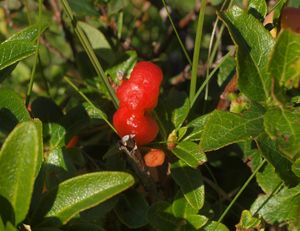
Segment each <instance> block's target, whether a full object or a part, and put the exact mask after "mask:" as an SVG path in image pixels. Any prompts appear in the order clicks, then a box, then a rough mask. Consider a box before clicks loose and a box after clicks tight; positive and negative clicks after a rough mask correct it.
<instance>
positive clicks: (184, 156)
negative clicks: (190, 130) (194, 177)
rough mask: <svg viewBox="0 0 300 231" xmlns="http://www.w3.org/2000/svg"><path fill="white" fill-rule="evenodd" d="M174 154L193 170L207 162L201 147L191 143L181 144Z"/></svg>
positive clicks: (184, 142)
mask: <svg viewBox="0 0 300 231" xmlns="http://www.w3.org/2000/svg"><path fill="white" fill-rule="evenodd" d="M172 152H173V153H174V155H176V156H177V157H178V158H179V159H181V160H182V161H184V162H185V163H186V164H187V165H189V166H191V167H193V168H197V167H198V166H199V165H201V164H203V163H204V162H206V160H207V159H206V156H205V153H204V152H203V151H202V150H201V148H200V147H199V145H197V144H195V143H193V142H190V141H183V142H180V143H179V144H177V145H176V148H175V149H173V150H172Z"/></svg>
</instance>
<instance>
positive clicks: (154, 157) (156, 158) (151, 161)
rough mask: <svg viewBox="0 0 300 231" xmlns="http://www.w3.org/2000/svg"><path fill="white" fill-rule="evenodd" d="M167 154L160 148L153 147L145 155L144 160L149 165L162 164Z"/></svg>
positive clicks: (156, 165)
mask: <svg viewBox="0 0 300 231" xmlns="http://www.w3.org/2000/svg"><path fill="white" fill-rule="evenodd" d="M165 157H166V154H165V153H164V152H163V151H162V150H160V149H151V150H150V151H149V152H148V153H147V154H146V155H145V156H144V161H145V165H146V166H147V167H158V166H161V165H162V164H163V163H164V161H165Z"/></svg>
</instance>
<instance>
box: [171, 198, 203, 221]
mask: <svg viewBox="0 0 300 231" xmlns="http://www.w3.org/2000/svg"><path fill="white" fill-rule="evenodd" d="M172 213H173V214H174V216H175V217H179V218H186V217H187V216H188V215H195V214H197V213H198V209H195V208H193V207H192V206H191V205H190V204H189V203H188V202H187V200H186V199H185V197H184V196H183V195H182V193H177V195H176V198H175V199H174V201H173V203H172Z"/></svg>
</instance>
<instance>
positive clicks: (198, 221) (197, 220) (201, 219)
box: [184, 214, 208, 230]
mask: <svg viewBox="0 0 300 231" xmlns="http://www.w3.org/2000/svg"><path fill="white" fill-rule="evenodd" d="M185 220H186V222H187V223H188V224H190V225H191V226H193V228H194V229H195V230H199V229H200V228H202V227H203V226H204V225H206V223H207V222H208V218H207V217H205V216H203V215H198V214H189V215H187V217H186V218H185ZM184 230H191V229H189V226H187V227H186V229H184Z"/></svg>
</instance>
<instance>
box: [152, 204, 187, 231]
mask: <svg viewBox="0 0 300 231" xmlns="http://www.w3.org/2000/svg"><path fill="white" fill-rule="evenodd" d="M148 220H149V222H150V224H151V225H152V226H153V227H154V228H155V229H156V230H159V231H170V230H174V231H176V230H179V228H180V226H182V225H183V224H182V221H183V220H182V219H179V218H176V217H174V215H173V214H172V208H171V205H170V204H169V203H167V202H164V201H161V202H156V203H154V204H152V206H151V207H150V209H149V210H148Z"/></svg>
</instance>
